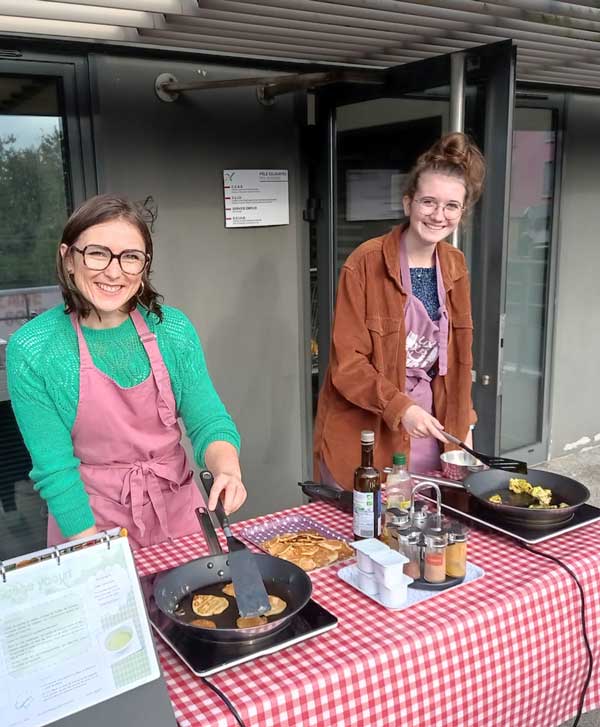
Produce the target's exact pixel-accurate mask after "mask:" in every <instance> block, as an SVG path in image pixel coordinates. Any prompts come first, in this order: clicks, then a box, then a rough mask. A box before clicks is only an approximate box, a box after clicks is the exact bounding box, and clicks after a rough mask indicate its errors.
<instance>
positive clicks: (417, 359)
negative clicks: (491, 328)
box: [400, 239, 448, 473]
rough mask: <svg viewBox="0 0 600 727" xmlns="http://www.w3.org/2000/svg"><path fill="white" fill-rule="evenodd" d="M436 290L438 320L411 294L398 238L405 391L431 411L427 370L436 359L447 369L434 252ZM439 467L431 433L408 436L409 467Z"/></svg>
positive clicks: (440, 371) (443, 302)
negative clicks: (403, 334)
mask: <svg viewBox="0 0 600 727" xmlns="http://www.w3.org/2000/svg"><path fill="white" fill-rule="evenodd" d="M435 263H436V278H437V292H438V299H439V303H440V307H439V309H438V312H439V314H440V318H439V320H438V321H432V320H431V318H430V317H429V315H428V313H427V310H426V309H425V306H424V305H423V303H421V301H420V300H419V299H418V298H417V297H416V296H414V295H413V294H412V283H411V280H410V268H409V266H408V255H407V254H406V248H405V246H404V240H403V239H402V240H401V241H400V274H401V275H402V287H403V289H404V292H405V293H406V294H407V299H406V304H405V308H404V325H405V328H406V384H405V392H406V393H407V394H408V395H409V396H410V398H411V399H412V400H413V401H414V402H415V404H417V405H418V406H420V407H421V408H422V409H425V411H426V412H428V413H429V414H432V413H433V392H432V390H431V376H429V373H428V372H429V371H431V368H432V367H433V365H434V364H435V362H436V361H438V374H439V375H440V376H445V375H446V373H447V371H448V312H447V310H446V290H445V288H444V281H443V280H442V271H441V270H440V260H439V257H438V254H437V249H436V253H435ZM439 468H440V445H439V443H438V440H437V439H435V438H434V437H423V438H416V437H414V438H411V440H410V471H411V472H416V473H426V472H431V471H432V470H438V469H439Z"/></svg>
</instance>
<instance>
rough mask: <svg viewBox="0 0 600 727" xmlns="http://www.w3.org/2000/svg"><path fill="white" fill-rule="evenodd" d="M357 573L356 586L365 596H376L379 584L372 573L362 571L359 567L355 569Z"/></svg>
mask: <svg viewBox="0 0 600 727" xmlns="http://www.w3.org/2000/svg"><path fill="white" fill-rule="evenodd" d="M357 573H358V587H359V588H360V590H361V591H362V592H363V593H366V594H367V596H376V595H377V591H378V589H379V586H378V585H377V581H376V580H375V578H374V577H373V574H372V573H363V571H361V569H360V568H358V570H357Z"/></svg>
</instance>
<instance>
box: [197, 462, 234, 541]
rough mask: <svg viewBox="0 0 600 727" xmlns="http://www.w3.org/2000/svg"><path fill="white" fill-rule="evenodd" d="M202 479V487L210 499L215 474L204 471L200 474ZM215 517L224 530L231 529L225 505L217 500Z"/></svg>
mask: <svg viewBox="0 0 600 727" xmlns="http://www.w3.org/2000/svg"><path fill="white" fill-rule="evenodd" d="M200 479H201V481H202V485H203V486H204V490H205V492H206V497H207V499H208V498H209V497H210V491H211V489H212V486H213V484H214V482H215V478H214V477H213V474H212V472H211V471H210V470H202V472H200ZM215 515H216V516H217V520H218V521H219V523H220V525H221V527H222V528H228V527H229V518H228V517H227V515H226V514H225V510H224V509H223V503H222V502H221V500H220V499H219V500H217V506H216V507H215Z"/></svg>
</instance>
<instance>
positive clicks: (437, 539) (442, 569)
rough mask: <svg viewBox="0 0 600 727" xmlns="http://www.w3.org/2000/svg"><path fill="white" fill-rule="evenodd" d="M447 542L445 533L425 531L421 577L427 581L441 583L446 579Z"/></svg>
mask: <svg viewBox="0 0 600 727" xmlns="http://www.w3.org/2000/svg"><path fill="white" fill-rule="evenodd" d="M447 543H448V536H447V534H446V533H443V532H441V533H440V532H433V531H429V532H426V533H425V551H424V555H423V578H424V579H425V580H426V581H427V582H428V583H443V582H444V581H445V580H446V546H447Z"/></svg>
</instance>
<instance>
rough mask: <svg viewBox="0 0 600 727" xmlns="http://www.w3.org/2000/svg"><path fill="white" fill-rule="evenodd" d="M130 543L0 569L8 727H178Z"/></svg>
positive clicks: (90, 543)
mask: <svg viewBox="0 0 600 727" xmlns="http://www.w3.org/2000/svg"><path fill="white" fill-rule="evenodd" d="M126 534H127V533H126V531H125V530H120V529H119V528H115V529H113V530H109V531H105V532H102V533H99V534H97V535H94V536H92V537H89V538H82V539H81V540H77V541H71V542H69V543H65V544H64V545H59V546H55V547H53V548H47V549H44V550H40V551H37V552H35V553H30V554H28V555H24V556H21V557H18V558H13V559H11V560H9V561H4V562H0V681H1V683H2V684H3V689H2V690H0V713H1V714H2V721H3V727H46V725H51V726H52V727H84V725H85V727H105V726H106V724H120V725H127V726H128V727H176V725H177V722H176V720H175V716H174V714H173V709H172V706H171V702H170V700H169V696H168V693H167V688H166V685H165V682H164V679H163V676H162V672H161V669H160V665H159V661H158V657H157V654H156V649H155V646H154V641H153V638H152V634H151V629H150V625H149V621H148V616H147V613H146V607H145V603H144V599H143V597H142V592H141V588H140V584H139V580H138V577H137V572H136V570H135V563H134V560H133V554H132V551H131V548H130V546H129V542H128V540H127V537H126Z"/></svg>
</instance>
